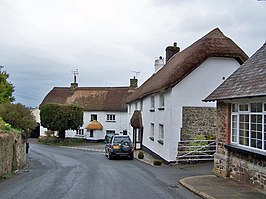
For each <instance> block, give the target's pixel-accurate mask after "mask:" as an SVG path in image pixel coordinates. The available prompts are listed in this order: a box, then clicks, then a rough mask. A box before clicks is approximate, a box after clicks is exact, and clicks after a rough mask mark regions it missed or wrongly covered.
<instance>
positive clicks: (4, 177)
mask: <svg viewBox="0 0 266 199" xmlns="http://www.w3.org/2000/svg"><path fill="white" fill-rule="evenodd" d="M14 175H15V174H14V173H13V172H12V173H6V174H4V175H2V176H0V179H3V180H5V179H9V178H11V177H13V176H14Z"/></svg>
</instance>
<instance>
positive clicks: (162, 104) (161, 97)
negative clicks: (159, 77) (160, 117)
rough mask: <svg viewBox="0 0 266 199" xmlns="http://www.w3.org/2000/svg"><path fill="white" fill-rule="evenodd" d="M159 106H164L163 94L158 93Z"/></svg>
mask: <svg viewBox="0 0 266 199" xmlns="http://www.w3.org/2000/svg"><path fill="white" fill-rule="evenodd" d="M160 108H164V94H163V93H161V94H160Z"/></svg>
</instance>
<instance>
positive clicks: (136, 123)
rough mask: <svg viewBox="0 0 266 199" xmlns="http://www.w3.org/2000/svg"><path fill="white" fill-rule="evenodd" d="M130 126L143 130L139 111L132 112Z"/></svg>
mask: <svg viewBox="0 0 266 199" xmlns="http://www.w3.org/2000/svg"><path fill="white" fill-rule="evenodd" d="M130 124H131V126H132V127H134V128H143V124H142V116H141V111H139V110H135V111H134V113H133V115H132V118H131V119H130Z"/></svg>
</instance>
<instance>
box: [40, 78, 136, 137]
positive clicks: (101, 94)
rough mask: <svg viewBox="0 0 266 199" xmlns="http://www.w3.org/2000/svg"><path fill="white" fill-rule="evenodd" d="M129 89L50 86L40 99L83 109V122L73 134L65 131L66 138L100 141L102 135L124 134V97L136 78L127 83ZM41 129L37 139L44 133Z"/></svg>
mask: <svg viewBox="0 0 266 199" xmlns="http://www.w3.org/2000/svg"><path fill="white" fill-rule="evenodd" d="M130 82H131V85H130V86H129V87H78V84H77V83H72V84H71V87H54V88H53V89H52V90H51V91H50V92H49V93H48V94H47V95H46V96H45V98H44V99H43V101H42V103H41V105H40V107H42V106H43V105H44V104H46V103H59V104H75V105H79V106H81V107H83V108H84V123H83V126H82V127H81V128H80V129H77V130H76V131H73V130H68V131H66V137H82V138H85V139H88V140H103V139H104V138H105V136H106V134H119V133H126V132H127V126H128V124H127V105H126V102H125V101H126V98H127V97H128V96H129V95H130V94H131V93H132V92H133V90H134V88H135V87H136V86H137V79H135V78H134V79H131V80H130ZM46 130H47V129H44V128H42V127H41V136H45V131H46Z"/></svg>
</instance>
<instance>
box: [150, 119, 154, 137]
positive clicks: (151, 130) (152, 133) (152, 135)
mask: <svg viewBox="0 0 266 199" xmlns="http://www.w3.org/2000/svg"><path fill="white" fill-rule="evenodd" d="M154 128H155V126H154V123H151V129H150V139H151V140H154Z"/></svg>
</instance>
